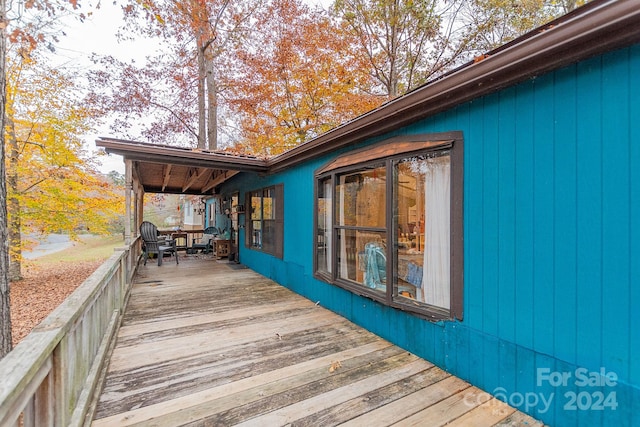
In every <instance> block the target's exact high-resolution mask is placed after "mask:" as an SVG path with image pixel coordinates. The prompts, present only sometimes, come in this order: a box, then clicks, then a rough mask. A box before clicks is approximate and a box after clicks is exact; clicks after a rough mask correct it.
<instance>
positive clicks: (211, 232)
mask: <svg viewBox="0 0 640 427" xmlns="http://www.w3.org/2000/svg"><path fill="white" fill-rule="evenodd" d="M219 235H220V231H219V230H218V229H217V228H216V227H207V228H205V229H204V232H203V233H202V237H201V238H199V239H198V238H194V239H193V241H192V242H191V250H192V251H193V252H194V253H195V252H196V251H198V250H202V253H203V254H208V253H209V252H211V251H213V239H215V238H216V237H217V236H219ZM197 240H200V242H196V241H197Z"/></svg>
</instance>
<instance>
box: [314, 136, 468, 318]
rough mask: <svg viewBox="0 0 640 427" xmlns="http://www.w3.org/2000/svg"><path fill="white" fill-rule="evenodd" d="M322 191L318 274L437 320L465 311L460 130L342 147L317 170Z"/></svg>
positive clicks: (460, 315)
mask: <svg viewBox="0 0 640 427" xmlns="http://www.w3.org/2000/svg"><path fill="white" fill-rule="evenodd" d="M389 153H393V154H392V155H389ZM316 194H317V198H316V200H317V209H316V212H317V218H316V225H317V241H316V248H317V250H316V259H315V266H316V268H315V272H316V276H317V277H319V278H320V279H322V280H325V281H328V282H331V283H334V284H336V285H339V286H341V287H344V288H346V289H349V290H351V291H354V292H356V293H359V294H362V295H366V296H369V297H371V298H373V299H376V300H378V301H381V302H383V303H386V304H388V305H391V306H394V307H398V308H401V309H406V310H409V311H412V312H417V313H420V314H422V315H424V316H426V317H429V318H433V319H443V318H454V317H455V318H458V319H461V318H462V138H461V135H460V133H452V134H438V135H431V136H420V138H419V139H418V138H416V137H414V140H409V141H407V140H392V141H388V142H385V143H381V144H378V145H376V146H373V147H371V148H369V149H367V150H363V151H360V152H357V153H352V154H347V155H343V156H341V157H339V158H337V159H336V160H334V161H333V162H331V163H330V164H328V165H326V166H325V167H324V168H322V169H320V170H319V171H318V172H317V188H316Z"/></svg>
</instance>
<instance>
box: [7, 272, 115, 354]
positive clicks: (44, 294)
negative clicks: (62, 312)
mask: <svg viewBox="0 0 640 427" xmlns="http://www.w3.org/2000/svg"><path fill="white" fill-rule="evenodd" d="M103 262H104V261H103V260H99V261H76V262H65V261H59V262H51V263H46V264H43V265H37V266H36V265H34V264H31V263H25V264H24V265H23V271H22V275H23V277H24V279H23V280H21V281H18V282H13V283H11V288H10V291H9V292H10V294H9V298H10V300H11V335H12V340H13V345H14V346H15V345H16V344H18V343H19V342H20V341H21V340H22V339H23V338H24V337H25V336H27V334H28V333H29V332H31V330H32V329H33V328H34V327H35V326H36V325H38V323H40V322H41V321H42V320H43V319H44V318H45V317H47V315H48V314H49V313H51V312H52V311H53V310H54V309H55V308H56V307H57V306H58V305H60V303H61V302H62V301H64V299H65V298H66V297H67V296H69V295H70V294H71V293H72V292H73V291H74V290H75V289H76V288H77V287H78V286H79V285H80V284H81V283H82V282H84V280H85V279H86V278H87V277H89V276H90V275H91V273H93V272H94V271H95V270H96V269H97V268H98V267H99V266H100V265H101V264H102V263H103Z"/></svg>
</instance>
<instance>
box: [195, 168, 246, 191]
mask: <svg viewBox="0 0 640 427" xmlns="http://www.w3.org/2000/svg"><path fill="white" fill-rule="evenodd" d="M239 172H240V171H233V170H225V171H221V172H220V173H219V174H217V175H216V176H215V178H213V179H212V180H211V181H210V182H209V183H207V184H206V185H204V186H203V187H202V193H206V192H207V191H209V190H211V189H212V188H214V187H215V186H217V185H220V184H222V183H223V182H225V181H226V180H227V179H229V178H231V177H232V176H234V175H235V174H237V173H239Z"/></svg>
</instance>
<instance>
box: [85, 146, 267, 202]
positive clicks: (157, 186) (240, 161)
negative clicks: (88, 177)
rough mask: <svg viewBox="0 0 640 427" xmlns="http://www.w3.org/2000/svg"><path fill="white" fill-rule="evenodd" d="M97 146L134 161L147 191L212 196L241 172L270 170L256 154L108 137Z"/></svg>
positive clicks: (136, 173) (134, 171) (137, 177)
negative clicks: (240, 154)
mask: <svg viewBox="0 0 640 427" xmlns="http://www.w3.org/2000/svg"><path fill="white" fill-rule="evenodd" d="M96 145H97V146H98V147H102V148H104V149H105V151H106V152H107V153H109V154H118V155H121V156H122V157H123V158H124V160H125V161H127V160H129V161H131V166H132V174H133V178H134V180H136V181H137V182H138V183H139V184H140V185H141V186H142V188H143V189H144V191H145V192H146V193H175V194H201V195H207V194H210V195H213V194H215V193H216V191H215V189H216V187H217V186H218V185H220V184H222V183H223V182H224V181H226V180H227V179H229V178H230V177H232V176H234V175H235V174H237V173H238V172H257V173H265V172H266V171H267V165H266V163H265V161H264V160H262V159H259V158H257V157H254V156H239V155H232V154H227V153H224V152H219V151H202V150H193V149H188V148H180V147H171V146H160V145H156V144H148V143H143V142H136V141H127V140H122V139H113V138H105V137H101V138H99V139H98V140H96Z"/></svg>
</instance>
